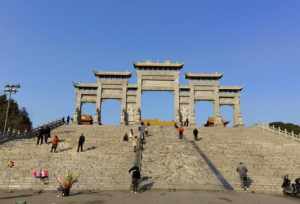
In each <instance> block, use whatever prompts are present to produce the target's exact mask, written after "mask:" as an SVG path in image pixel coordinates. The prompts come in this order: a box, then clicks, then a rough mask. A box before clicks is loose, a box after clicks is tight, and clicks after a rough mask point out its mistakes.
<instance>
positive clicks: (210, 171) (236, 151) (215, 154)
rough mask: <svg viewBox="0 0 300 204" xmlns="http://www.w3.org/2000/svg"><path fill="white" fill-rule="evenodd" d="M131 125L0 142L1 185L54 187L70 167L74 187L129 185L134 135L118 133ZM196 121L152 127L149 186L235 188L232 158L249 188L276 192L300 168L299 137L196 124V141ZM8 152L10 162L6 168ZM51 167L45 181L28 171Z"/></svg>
mask: <svg viewBox="0 0 300 204" xmlns="http://www.w3.org/2000/svg"><path fill="white" fill-rule="evenodd" d="M130 128H133V129H134V132H135V134H138V131H137V127H136V126H131V127H116V126H85V125H81V126H73V125H70V126H62V127H59V128H57V129H55V130H54V131H52V135H55V134H57V135H58V136H59V138H60V139H63V141H62V142H61V143H60V144H59V147H58V150H59V152H58V153H50V152H49V151H50V148H51V145H45V144H44V145H39V146H37V145H36V139H20V140H16V141H10V142H8V143H5V144H2V145H1V146H0V157H1V161H2V162H1V164H0V188H1V189H7V188H8V186H9V188H12V189H45V190H53V189H55V188H56V187H57V183H56V181H55V177H54V176H55V175H62V174H64V173H65V171H66V170H67V169H70V170H72V171H74V172H76V173H79V174H80V177H79V182H78V183H77V184H75V185H74V189H90V190H128V189H129V186H130V183H131V182H130V175H129V174H128V169H129V168H130V167H131V166H132V164H133V160H134V153H133V151H132V149H133V148H132V144H131V142H124V141H122V138H123V135H124V133H125V132H127V131H128V130H129V129H130ZM192 129H193V128H187V129H186V130H185V133H184V135H185V136H184V139H182V140H179V139H178V136H177V132H176V130H175V129H174V128H173V127H158V126H151V127H149V133H150V136H149V137H147V138H146V144H145V146H144V148H145V149H144V152H143V160H142V175H143V176H147V177H151V180H152V181H153V182H154V184H153V189H182V190H225V189H230V188H231V187H233V188H234V190H241V189H240V186H239V185H240V181H239V176H238V174H237V172H236V166H237V165H238V163H239V162H240V161H243V162H244V163H245V164H246V165H247V167H248V169H249V176H250V177H251V179H252V180H253V183H252V185H251V190H254V191H256V192H273V193H280V192H281V188H280V186H281V182H282V179H281V177H282V176H283V175H284V174H289V175H290V177H291V178H295V177H299V176H300V159H299V158H300V151H299V147H300V143H299V142H297V141H295V140H292V139H288V138H286V137H280V136H278V135H274V134H273V133H271V132H266V131H263V130H262V129H260V128H200V129H199V136H200V137H201V140H199V141H193V135H192ZM81 133H83V134H84V135H85V136H86V143H85V145H84V148H85V149H89V150H87V151H85V152H83V153H77V152H76V148H77V141H78V137H79V135H80V134H81ZM7 160H14V161H15V167H13V168H11V169H8V167H7V165H6V161H7ZM39 168H45V169H48V170H49V175H50V176H49V178H50V180H49V184H48V185H44V184H42V182H41V181H40V180H39V179H35V178H32V176H31V171H32V169H39Z"/></svg>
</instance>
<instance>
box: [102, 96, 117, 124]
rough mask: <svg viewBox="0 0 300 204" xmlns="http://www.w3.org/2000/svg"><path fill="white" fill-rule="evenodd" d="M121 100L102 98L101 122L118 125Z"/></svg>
mask: <svg viewBox="0 0 300 204" xmlns="http://www.w3.org/2000/svg"><path fill="white" fill-rule="evenodd" d="M120 115H121V102H120V101H119V100H116V99H104V100H103V101H102V103H101V123H102V124H103V125H120Z"/></svg>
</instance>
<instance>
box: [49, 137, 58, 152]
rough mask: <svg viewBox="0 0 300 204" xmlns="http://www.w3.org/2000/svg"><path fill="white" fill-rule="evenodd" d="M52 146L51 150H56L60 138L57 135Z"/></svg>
mask: <svg viewBox="0 0 300 204" xmlns="http://www.w3.org/2000/svg"><path fill="white" fill-rule="evenodd" d="M51 142H52V147H51V151H50V152H53V151H54V152H56V149H57V145H58V143H59V138H58V136H57V135H55V136H54V138H53V139H52V141H51Z"/></svg>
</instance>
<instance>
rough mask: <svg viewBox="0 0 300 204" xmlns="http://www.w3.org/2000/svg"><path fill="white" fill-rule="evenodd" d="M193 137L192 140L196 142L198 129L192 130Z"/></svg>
mask: <svg viewBox="0 0 300 204" xmlns="http://www.w3.org/2000/svg"><path fill="white" fill-rule="evenodd" d="M193 135H194V139H195V140H198V129H197V128H195V129H194V130H193Z"/></svg>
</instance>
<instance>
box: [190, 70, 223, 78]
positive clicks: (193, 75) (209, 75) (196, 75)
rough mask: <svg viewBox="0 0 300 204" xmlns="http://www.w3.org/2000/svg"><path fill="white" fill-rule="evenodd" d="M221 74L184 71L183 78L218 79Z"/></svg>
mask: <svg viewBox="0 0 300 204" xmlns="http://www.w3.org/2000/svg"><path fill="white" fill-rule="evenodd" d="M222 76H223V74H222V73H218V72H215V73H193V72H187V73H185V78H186V79H190V80H201V79H210V80H218V79H221V78H222Z"/></svg>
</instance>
